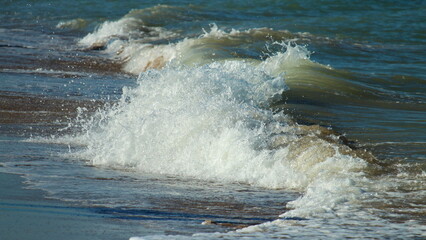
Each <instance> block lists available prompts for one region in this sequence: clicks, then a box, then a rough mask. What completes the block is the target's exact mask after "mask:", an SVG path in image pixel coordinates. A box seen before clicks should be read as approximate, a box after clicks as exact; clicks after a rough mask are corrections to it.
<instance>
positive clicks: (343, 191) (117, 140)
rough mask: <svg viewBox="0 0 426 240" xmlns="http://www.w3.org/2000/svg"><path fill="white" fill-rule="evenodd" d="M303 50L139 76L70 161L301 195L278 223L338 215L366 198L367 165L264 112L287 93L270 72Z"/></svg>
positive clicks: (88, 129)
mask: <svg viewBox="0 0 426 240" xmlns="http://www.w3.org/2000/svg"><path fill="white" fill-rule="evenodd" d="M303 51H304V49H302V48H298V47H293V48H291V47H290V46H289V47H288V51H287V52H285V53H282V54H278V55H276V56H273V57H271V58H268V59H267V60H266V61H263V62H261V63H258V64H253V62H251V61H245V60H226V61H214V62H212V63H207V64H204V65H197V66H168V67H166V68H163V69H160V70H154V69H151V70H149V71H146V72H143V73H141V74H140V75H139V78H138V86H137V87H136V88H133V89H129V88H126V89H124V91H123V96H122V98H121V101H120V102H119V103H118V104H116V105H115V106H113V107H111V108H109V109H106V110H104V111H100V112H98V113H97V115H96V116H94V117H93V118H91V119H85V120H84V121H83V123H81V124H82V128H83V129H85V131H84V132H83V134H82V135H79V136H76V137H74V138H72V139H71V140H70V139H67V140H64V141H65V142H67V141H68V142H67V143H70V141H71V142H73V143H75V144H79V145H85V146H86V149H85V150H83V151H80V152H76V153H74V156H75V157H78V158H80V159H87V160H89V161H90V163H91V164H93V165H96V166H108V167H111V168H116V169H126V170H132V171H139V172H146V173H157V174H167V175H169V174H170V175H179V176H182V177H189V178H196V179H202V180H214V181H224V182H240V183H245V184H250V185H254V186H260V187H265V188H270V189H289V190H295V191H300V192H304V196H303V197H302V198H300V199H297V200H295V201H293V202H291V203H289V204H288V206H287V207H288V208H290V209H293V210H291V211H288V212H286V213H284V215H283V217H286V216H292V217H293V216H297V217H313V216H317V215H318V214H322V215H324V212H327V211H330V212H334V211H336V209H339V208H341V207H343V206H346V205H345V204H344V203H347V202H352V203H356V202H357V201H358V200H359V198H361V197H362V196H363V191H364V190H363V188H365V186H368V184H367V185H365V181H364V180H362V179H363V178H364V177H365V175H366V170H365V169H367V168H369V167H371V166H370V165H372V163H369V162H368V161H367V160H365V159H363V158H361V157H360V155H359V154H358V153H357V152H356V151H355V150H352V149H351V148H350V147H348V146H346V145H344V144H342V139H341V138H340V137H339V136H338V135H334V134H333V132H332V131H330V130H329V129H326V128H322V127H319V126H310V127H308V126H301V125H298V124H296V123H294V122H292V120H291V119H290V117H289V116H287V115H286V114H284V113H282V112H275V111H273V110H272V109H271V108H270V106H271V104H273V103H274V102H277V101H280V100H281V97H282V93H283V91H285V90H286V89H287V86H286V84H285V81H284V78H283V75H280V74H277V73H276V72H275V70H276V68H274V67H278V68H280V67H281V65H282V64H284V63H285V62H286V61H287V62H288V63H289V64H294V63H295V62H297V61H310V60H309V56H308V55H306V53H304V52H303ZM373 167H374V166H373ZM361 182H362V183H361ZM339 206H341V207H339ZM342 211H343V210H342ZM345 211H347V209H345ZM330 214H332V213H330Z"/></svg>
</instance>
